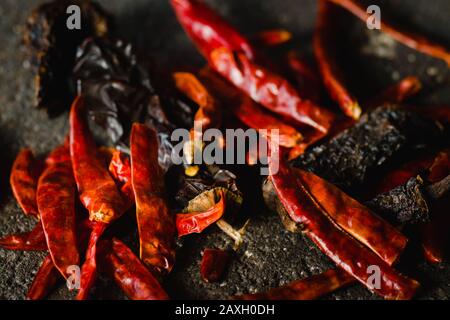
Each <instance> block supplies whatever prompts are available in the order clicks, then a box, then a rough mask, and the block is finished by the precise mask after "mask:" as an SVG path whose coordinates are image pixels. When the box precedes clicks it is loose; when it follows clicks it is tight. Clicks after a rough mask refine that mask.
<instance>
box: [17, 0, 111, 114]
mask: <svg viewBox="0 0 450 320" xmlns="http://www.w3.org/2000/svg"><path fill="white" fill-rule="evenodd" d="M71 5H78V6H79V8H80V12H81V21H80V23H81V26H82V27H81V28H79V29H69V28H68V27H67V21H68V18H69V15H68V14H67V9H68V7H69V6H71ZM110 29H111V18H110V17H109V15H108V14H106V13H105V11H104V10H103V9H102V8H101V7H100V6H98V5H97V4H95V3H93V2H91V1H87V0H75V1H68V0H58V1H51V2H48V3H45V4H42V5H40V6H38V7H37V8H36V9H35V10H34V11H33V12H32V13H31V14H30V16H29V17H28V19H27V23H26V30H25V34H24V42H25V44H26V45H27V46H28V47H29V48H30V54H31V60H32V65H33V66H35V69H36V71H35V72H36V76H35V86H36V87H35V99H36V106H37V107H38V108H43V109H46V110H47V111H48V112H49V113H50V114H55V113H58V112H60V111H61V110H63V109H65V108H66V106H67V105H69V104H70V102H71V99H72V98H73V92H72V90H71V86H70V81H69V78H70V74H71V71H72V67H73V64H74V62H75V52H76V48H77V46H78V45H80V44H81V43H82V42H83V40H84V39H86V38H89V37H95V36H104V35H107V34H108V33H109V32H110Z"/></svg>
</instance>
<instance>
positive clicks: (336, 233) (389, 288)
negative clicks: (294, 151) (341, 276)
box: [269, 157, 419, 299]
mask: <svg viewBox="0 0 450 320" xmlns="http://www.w3.org/2000/svg"><path fill="white" fill-rule="evenodd" d="M279 160H280V161H279V164H278V166H277V164H276V163H274V159H273V158H272V157H270V158H269V169H270V171H271V172H273V171H272V170H274V169H276V168H278V171H277V173H276V174H274V175H270V179H271V181H272V183H273V186H274V188H275V190H276V192H277V195H278V197H279V199H280V201H281V203H282V204H283V206H284V208H285V209H286V211H287V212H288V214H289V216H290V217H291V219H292V220H293V221H294V222H295V223H298V224H299V225H300V227H301V229H302V230H303V232H304V234H305V235H306V236H308V237H309V238H310V239H311V240H312V241H313V242H314V243H315V244H316V245H317V246H318V247H319V249H320V250H321V251H322V252H323V253H325V254H326V255H327V256H328V257H329V258H330V259H331V260H332V261H334V262H335V263H336V264H337V265H338V266H339V267H341V268H342V269H344V270H345V271H347V272H348V273H349V274H351V275H352V276H353V277H355V278H356V279H357V280H358V281H359V282H361V283H362V284H363V285H365V286H366V287H367V288H368V289H369V290H371V291H374V292H376V293H378V294H379V295H381V296H383V297H385V298H387V299H410V298H412V296H413V295H414V293H415V292H416V290H417V288H418V286H419V283H418V282H417V281H415V280H413V279H410V278H407V277H405V276H403V275H401V274H399V273H397V272H396V271H395V270H394V269H392V268H391V267H390V266H389V265H388V264H387V263H386V262H384V261H383V260H382V259H380V258H379V257H378V256H377V255H376V254H375V253H373V252H372V251H370V250H369V249H367V248H366V247H364V246H362V245H361V244H359V243H358V242H357V241H356V240H355V239H353V238H351V237H350V236H348V235H347V234H346V233H345V232H343V231H341V229H340V228H339V227H337V226H336V225H335V224H334V223H333V222H332V220H330V219H329V218H328V217H327V216H326V214H324V212H323V210H322V209H321V207H320V206H319V204H318V203H317V202H316V201H315V200H314V198H312V197H311V195H310V194H309V192H308V191H307V190H306V188H305V187H304V186H303V184H302V183H301V181H299V179H298V178H295V174H294V172H293V171H292V170H291V169H290V168H289V167H287V165H286V164H285V163H284V161H282V159H279ZM370 266H376V267H377V268H378V270H379V272H380V275H381V277H380V286H379V287H376V286H373V285H372V284H371V281H370V280H371V279H370V276H371V273H370V272H369V273H368V272H367V270H368V268H369V267H370Z"/></svg>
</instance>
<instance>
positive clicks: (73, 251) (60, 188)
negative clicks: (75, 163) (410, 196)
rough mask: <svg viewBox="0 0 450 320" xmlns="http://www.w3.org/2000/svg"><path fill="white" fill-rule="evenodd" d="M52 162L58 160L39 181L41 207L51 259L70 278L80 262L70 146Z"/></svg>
mask: <svg viewBox="0 0 450 320" xmlns="http://www.w3.org/2000/svg"><path fill="white" fill-rule="evenodd" d="M50 158H53V159H58V160H57V161H53V163H52V164H50V165H48V166H47V167H46V169H45V170H44V172H43V173H42V174H41V177H40V178H39V182H38V188H37V194H36V196H37V204H38V208H39V213H40V217H41V221H42V227H43V230H44V233H45V238H46V240H47V245H48V249H49V251H50V255H51V257H52V259H53V262H54V264H55V267H56V268H57V269H58V270H59V272H60V273H61V274H62V275H63V276H64V277H66V276H67V274H66V272H67V271H66V270H67V268H68V267H69V266H72V265H78V264H79V260H80V255H79V253H78V248H77V240H76V218H75V193H76V189H75V180H74V178H73V170H72V163H71V159H70V150H69V146H68V145H63V146H61V147H59V148H57V149H56V150H55V151H54V152H53V154H52V155H50Z"/></svg>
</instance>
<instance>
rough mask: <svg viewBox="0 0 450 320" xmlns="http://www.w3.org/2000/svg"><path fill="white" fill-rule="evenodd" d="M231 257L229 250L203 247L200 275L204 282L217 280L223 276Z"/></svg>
mask: <svg viewBox="0 0 450 320" xmlns="http://www.w3.org/2000/svg"><path fill="white" fill-rule="evenodd" d="M230 259H231V252H229V251H227V250H221V249H209V248H207V249H205V250H204V251H203V257H202V262H201V265H200V275H201V277H202V279H203V281H205V282H209V283H212V282H217V281H219V280H220V279H221V277H222V276H223V274H224V272H225V270H226V268H227V267H228V264H229V262H230Z"/></svg>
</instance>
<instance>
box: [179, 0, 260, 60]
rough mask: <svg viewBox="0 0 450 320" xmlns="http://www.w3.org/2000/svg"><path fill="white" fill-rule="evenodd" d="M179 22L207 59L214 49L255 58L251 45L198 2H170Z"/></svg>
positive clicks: (191, 0)
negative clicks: (227, 50) (228, 50)
mask: <svg viewBox="0 0 450 320" xmlns="http://www.w3.org/2000/svg"><path fill="white" fill-rule="evenodd" d="M170 3H171V4H172V7H173V8H174V10H175V13H176V15H177V18H178V20H179V21H180V23H181V25H182V26H183V28H184V30H185V31H186V33H187V34H188V35H189V36H190V37H191V38H192V39H193V40H194V42H195V44H197V46H198V49H199V50H200V51H201V52H202V54H203V55H204V56H205V57H209V56H210V54H211V52H212V51H213V50H214V49H217V48H220V47H226V48H228V49H230V50H233V51H242V52H244V53H245V55H246V56H247V57H248V58H249V59H253V58H254V57H255V52H254V50H253V48H252V46H251V45H250V43H249V42H248V41H247V39H245V37H243V36H242V35H241V34H239V32H237V31H236V30H235V29H234V28H233V27H231V26H230V25H229V24H228V23H227V22H226V21H225V20H224V19H223V18H222V17H221V16H219V15H218V14H217V13H216V12H215V11H214V10H212V9H211V8H209V7H208V6H207V5H205V4H204V3H203V2H201V1H198V0H170Z"/></svg>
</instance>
